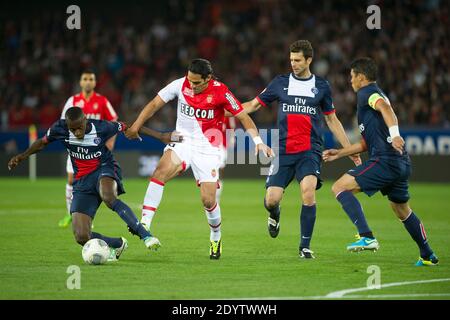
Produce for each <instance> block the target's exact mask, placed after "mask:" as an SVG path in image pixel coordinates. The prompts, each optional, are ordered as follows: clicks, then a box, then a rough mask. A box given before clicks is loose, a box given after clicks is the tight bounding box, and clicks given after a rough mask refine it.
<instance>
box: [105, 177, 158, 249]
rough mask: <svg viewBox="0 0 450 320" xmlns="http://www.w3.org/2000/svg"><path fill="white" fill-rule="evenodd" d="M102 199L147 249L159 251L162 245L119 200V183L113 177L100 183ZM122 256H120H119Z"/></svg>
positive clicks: (106, 178)
mask: <svg viewBox="0 0 450 320" xmlns="http://www.w3.org/2000/svg"><path fill="white" fill-rule="evenodd" d="M99 190H100V197H101V198H102V200H103V202H104V203H105V204H106V206H107V207H108V208H110V209H111V210H113V211H115V212H116V213H117V214H118V215H119V217H120V218H121V219H122V220H123V221H124V222H125V223H126V224H127V226H128V228H129V230H130V232H131V233H133V234H136V235H137V236H139V238H141V239H142V240H143V241H144V243H145V245H146V246H147V248H149V249H151V250H157V249H158V248H159V247H160V246H161V243H160V242H159V240H158V239H157V238H155V237H153V236H152V235H151V234H150V232H148V231H147V230H146V229H145V228H144V226H143V225H142V224H141V223H140V222H139V220H138V218H137V217H136V215H135V214H134V213H133V211H132V210H131V209H130V207H129V206H127V205H126V204H125V203H124V202H122V201H121V200H120V199H118V198H117V182H116V180H114V179H113V178H111V177H108V176H104V177H102V178H100V181H99ZM116 255H117V253H116ZM118 255H119V256H120V254H118Z"/></svg>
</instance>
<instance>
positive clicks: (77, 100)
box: [58, 70, 118, 228]
mask: <svg viewBox="0 0 450 320" xmlns="http://www.w3.org/2000/svg"><path fill="white" fill-rule="evenodd" d="M96 84H97V83H96V79H95V73H94V72H93V71H91V70H86V71H83V72H82V73H81V77H80V87H81V92H80V93H78V94H76V95H74V96H71V97H70V98H69V99H68V100H67V102H66V104H65V105H64V109H63V110H62V113H61V119H64V118H65V113H66V111H67V109H69V108H71V107H79V108H81V109H82V110H83V112H84V114H85V115H86V118H88V119H96V120H108V121H117V119H118V117H117V114H116V112H115V111H114V108H113V107H112V105H111V103H110V102H109V101H108V99H106V97H104V96H102V95H101V94H98V93H97V92H95V91H94V88H95V86H96ZM115 141H116V136H113V137H111V138H110V139H109V140H108V141H107V142H106V146H107V148H108V149H109V150H111V151H112V150H113V148H114V143H115ZM66 171H67V184H66V206H67V213H66V216H65V217H64V218H63V219H61V220H60V221H59V223H58V225H59V226H60V227H63V228H65V227H67V226H68V225H70V223H71V222H72V216H71V215H70V205H71V204H72V198H73V195H72V192H73V187H72V185H73V168H72V163H71V162H70V158H69V157H67V166H66Z"/></svg>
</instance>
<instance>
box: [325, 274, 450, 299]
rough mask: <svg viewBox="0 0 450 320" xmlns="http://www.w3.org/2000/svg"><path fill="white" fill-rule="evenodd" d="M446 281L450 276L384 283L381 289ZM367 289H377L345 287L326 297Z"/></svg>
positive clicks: (338, 296) (341, 295)
mask: <svg viewBox="0 0 450 320" xmlns="http://www.w3.org/2000/svg"><path fill="white" fill-rule="evenodd" d="M444 281H450V278H445V279H430V280H418V281H405V282H393V283H386V284H382V285H381V286H380V289H381V288H388V287H397V286H407V285H410V284H418V283H432V282H444ZM367 290H376V288H371V287H367V286H366V287H362V288H354V289H345V290H340V291H334V292H330V293H329V294H327V295H326V296H325V297H327V298H342V297H344V295H346V294H347V293H353V292H359V291H367Z"/></svg>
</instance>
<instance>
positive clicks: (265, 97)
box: [256, 78, 278, 107]
mask: <svg viewBox="0 0 450 320" xmlns="http://www.w3.org/2000/svg"><path fill="white" fill-rule="evenodd" d="M277 84H278V81H277V78H275V79H273V80H272V81H271V82H270V83H269V85H268V86H267V87H266V88H265V89H264V90H263V91H262V92H261V93H260V94H259V95H258V96H257V97H256V100H258V102H259V103H260V104H262V105H263V106H264V107H267V105H268V104H270V103H271V102H272V101H275V100H278V94H277Z"/></svg>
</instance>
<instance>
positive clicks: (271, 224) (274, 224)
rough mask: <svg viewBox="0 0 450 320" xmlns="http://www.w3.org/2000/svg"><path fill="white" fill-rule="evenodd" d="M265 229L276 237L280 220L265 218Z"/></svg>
mask: <svg viewBox="0 0 450 320" xmlns="http://www.w3.org/2000/svg"><path fill="white" fill-rule="evenodd" d="M267 229H268V230H269V234H270V236H271V237H272V238H276V237H277V236H278V233H280V222H279V221H277V220H275V219H273V218H271V217H269V219H268V220H267Z"/></svg>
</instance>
